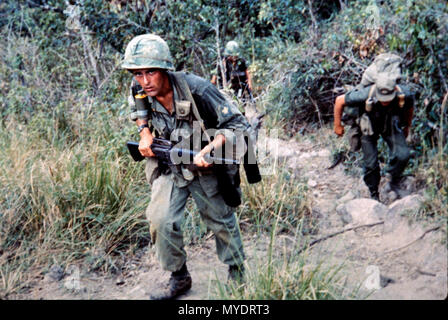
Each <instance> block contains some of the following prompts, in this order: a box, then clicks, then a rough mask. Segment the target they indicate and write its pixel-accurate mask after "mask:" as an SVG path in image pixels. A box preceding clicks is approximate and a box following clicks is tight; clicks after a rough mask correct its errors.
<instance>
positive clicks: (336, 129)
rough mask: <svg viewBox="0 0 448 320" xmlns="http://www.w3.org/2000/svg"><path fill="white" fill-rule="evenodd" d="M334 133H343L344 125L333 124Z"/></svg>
mask: <svg viewBox="0 0 448 320" xmlns="http://www.w3.org/2000/svg"><path fill="white" fill-rule="evenodd" d="M334 133H336V134H337V135H338V136H340V137H342V136H343V135H344V127H343V126H341V125H335V126H334Z"/></svg>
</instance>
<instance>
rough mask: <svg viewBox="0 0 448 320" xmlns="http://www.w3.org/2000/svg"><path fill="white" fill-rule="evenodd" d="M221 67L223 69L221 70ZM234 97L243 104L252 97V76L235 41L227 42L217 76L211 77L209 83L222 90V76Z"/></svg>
mask: <svg viewBox="0 0 448 320" xmlns="http://www.w3.org/2000/svg"><path fill="white" fill-rule="evenodd" d="M221 67H222V68H223V69H221ZM223 74H224V77H225V82H226V85H227V86H228V87H230V88H231V89H232V91H233V93H234V94H235V96H236V97H238V98H239V99H241V100H242V101H243V103H246V102H249V101H250V100H251V96H252V89H253V86H252V76H251V74H250V72H249V70H248V67H247V63H246V60H244V59H243V58H242V57H241V53H240V47H239V45H238V43H237V42H236V41H229V42H227V44H226V47H225V50H224V58H223V60H222V63H221V64H219V65H218V68H217V74H216V75H213V76H212V79H211V82H212V83H213V84H214V85H219V87H220V88H223V87H224V86H225V84H224V83H223V79H222V75H223Z"/></svg>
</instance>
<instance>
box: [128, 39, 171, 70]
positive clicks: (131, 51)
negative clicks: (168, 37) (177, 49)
mask: <svg viewBox="0 0 448 320" xmlns="http://www.w3.org/2000/svg"><path fill="white" fill-rule="evenodd" d="M121 67H122V68H123V69H128V70H135V69H147V68H156V69H166V70H174V66H173V58H172V57H171V53H170V49H169V48H168V45H167V44H166V42H165V40H163V39H162V38H160V37H159V36H157V35H155V34H142V35H139V36H136V37H135V38H133V39H132V40H131V42H129V44H128V46H127V47H126V51H125V53H124V60H123V62H122V64H121Z"/></svg>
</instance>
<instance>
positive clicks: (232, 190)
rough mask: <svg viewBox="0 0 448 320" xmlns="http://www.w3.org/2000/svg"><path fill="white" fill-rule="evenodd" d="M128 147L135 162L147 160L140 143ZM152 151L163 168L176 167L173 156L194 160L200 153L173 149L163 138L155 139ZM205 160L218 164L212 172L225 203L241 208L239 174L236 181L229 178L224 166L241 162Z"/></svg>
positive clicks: (207, 158) (217, 159) (209, 158)
mask: <svg viewBox="0 0 448 320" xmlns="http://www.w3.org/2000/svg"><path fill="white" fill-rule="evenodd" d="M126 145H127V147H128V149H129V153H130V154H131V156H132V158H133V159H134V161H142V160H143V159H144V158H145V157H144V156H142V154H141V153H140V151H139V150H138V142H134V141H128V142H127V144H126ZM151 150H152V152H154V154H155V155H156V158H157V159H158V161H159V163H160V164H161V165H162V166H167V165H175V164H174V163H173V162H172V159H173V158H172V156H173V155H176V154H177V156H180V157H182V155H188V157H189V159H190V160H192V159H193V157H194V156H195V155H197V154H198V152H195V151H192V150H188V149H181V148H177V147H173V145H172V143H171V141H169V140H166V139H161V138H154V140H153V142H152V144H151ZM204 158H205V160H206V161H207V162H210V163H212V162H213V163H216V165H214V166H213V167H212V170H213V171H214V172H215V174H216V177H217V178H218V189H219V191H220V193H221V195H222V197H223V199H224V202H225V203H226V204H227V205H228V206H230V207H237V206H239V205H240V204H241V196H240V194H239V192H238V187H239V184H240V181H239V173H238V174H237V178H236V179H234V178H232V177H231V176H229V174H228V172H227V168H226V166H224V165H223V164H239V161H238V160H233V159H225V158H218V157H213V156H210V155H206V156H204ZM191 163H192V162H191Z"/></svg>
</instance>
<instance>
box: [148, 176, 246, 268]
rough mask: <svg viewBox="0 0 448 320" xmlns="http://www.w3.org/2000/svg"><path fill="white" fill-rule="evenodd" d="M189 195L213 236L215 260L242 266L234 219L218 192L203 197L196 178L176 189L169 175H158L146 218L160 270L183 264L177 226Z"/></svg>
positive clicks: (181, 233) (241, 250) (181, 240)
mask: <svg viewBox="0 0 448 320" xmlns="http://www.w3.org/2000/svg"><path fill="white" fill-rule="evenodd" d="M190 195H192V197H193V199H194V200H195V202H196V206H197V208H198V209H199V213H200V215H201V218H202V219H203V221H204V222H205V224H206V225H207V227H208V228H209V229H210V230H212V231H213V233H214V234H215V240H216V250H217V253H218V257H219V259H220V260H221V261H222V262H223V263H225V264H228V265H240V264H242V263H243V261H244V259H245V256H244V251H243V244H242V241H241V234H240V230H239V227H238V224H237V220H236V216H235V213H234V211H233V209H232V208H231V207H229V206H227V205H226V204H225V202H224V200H223V198H222V196H221V195H220V194H219V193H218V194H216V195H214V196H212V197H207V195H206V193H205V192H204V190H203V189H202V186H201V185H200V183H199V180H198V178H197V177H195V178H194V180H193V181H192V182H191V183H190V184H189V185H188V186H186V187H183V188H179V187H177V186H176V185H175V184H174V182H173V180H172V178H171V177H170V175H161V176H160V177H158V178H157V179H156V180H154V182H153V183H152V194H151V202H150V203H149V205H148V207H147V209H146V215H147V218H148V219H149V222H150V231H151V238H152V242H153V244H154V245H155V248H156V254H157V257H158V260H159V261H160V263H161V265H162V268H163V269H164V270H167V271H171V272H174V271H178V270H179V269H180V268H181V267H182V265H183V264H184V263H185V261H186V252H185V249H184V242H183V231H182V229H181V226H182V222H183V220H184V209H185V205H186V203H187V199H188V197H189V196H190Z"/></svg>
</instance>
